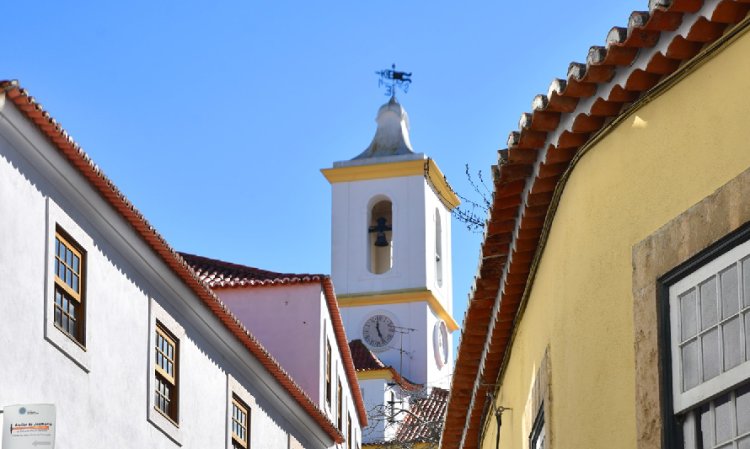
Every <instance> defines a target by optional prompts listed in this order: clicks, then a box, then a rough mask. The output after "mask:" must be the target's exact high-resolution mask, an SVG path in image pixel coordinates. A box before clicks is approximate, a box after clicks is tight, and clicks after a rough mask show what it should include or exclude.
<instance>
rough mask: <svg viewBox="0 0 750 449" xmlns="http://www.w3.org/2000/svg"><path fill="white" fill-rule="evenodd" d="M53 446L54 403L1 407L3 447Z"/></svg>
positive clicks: (42, 448)
mask: <svg viewBox="0 0 750 449" xmlns="http://www.w3.org/2000/svg"><path fill="white" fill-rule="evenodd" d="M54 447H55V405H54V404H24V405H7V406H5V408H3V446H2V448H3V449H54Z"/></svg>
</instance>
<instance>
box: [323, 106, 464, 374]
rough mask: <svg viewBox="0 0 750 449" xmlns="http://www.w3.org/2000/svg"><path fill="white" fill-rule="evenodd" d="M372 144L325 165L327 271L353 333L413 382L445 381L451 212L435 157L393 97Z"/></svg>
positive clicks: (450, 322) (452, 199) (451, 323)
mask: <svg viewBox="0 0 750 449" xmlns="http://www.w3.org/2000/svg"><path fill="white" fill-rule="evenodd" d="M376 122H377V130H376V131H375V136H374V138H373V139H372V142H371V143H370V145H369V146H368V147H367V149H365V150H364V151H363V152H362V153H361V154H359V155H358V156H356V157H354V158H353V159H351V160H345V161H340V162H335V163H334V164H333V167H332V168H327V169H323V170H322V172H323V175H324V176H325V177H326V179H327V180H328V181H329V182H330V183H331V187H332V193H333V200H332V214H331V215H332V224H331V226H332V229H331V233H332V235H331V241H332V250H331V259H332V260H331V275H332V278H333V282H334V285H335V287H336V294H337V296H338V299H339V305H340V307H341V312H342V317H343V319H344V326H345V328H346V333H347V337H348V338H349V339H350V340H355V339H361V340H362V342H363V343H364V344H365V345H366V346H367V347H368V349H370V350H371V351H372V352H373V353H375V354H376V355H377V356H378V358H379V359H380V360H381V361H382V362H383V363H384V364H385V365H388V366H390V367H392V368H394V369H395V370H396V371H397V372H399V373H400V374H401V375H402V376H403V377H405V378H407V379H409V380H410V381H412V382H415V383H420V384H426V385H428V386H430V387H432V386H442V387H444V388H447V387H448V385H449V383H450V370H451V367H452V365H453V354H452V348H453V345H452V343H451V339H450V333H451V332H453V331H454V330H456V329H458V324H457V323H456V321H455V320H454V319H453V317H452V309H453V300H452V288H453V285H452V274H451V210H453V208H455V207H456V206H457V205H458V204H459V200H458V198H457V197H456V195H455V193H454V192H453V190H452V189H451V188H450V186H449V185H448V183H447V182H446V180H445V178H444V176H443V174H442V173H441V172H440V169H439V168H438V166H437V164H436V163H435V161H434V160H432V159H430V158H428V157H427V156H425V155H424V154H422V153H415V152H414V151H413V150H412V146H411V142H410V140H409V118H408V115H407V114H406V111H405V110H404V108H403V107H402V106H401V104H399V102H398V101H397V100H396V97H395V96H391V98H390V100H389V101H388V102H387V103H386V104H384V105H383V106H381V107H380V109H379V110H378V114H377V118H376Z"/></svg>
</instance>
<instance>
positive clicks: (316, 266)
mask: <svg viewBox="0 0 750 449" xmlns="http://www.w3.org/2000/svg"><path fill="white" fill-rule="evenodd" d="M645 9H647V1H646V0H638V1H623V2H602V1H594V0H571V1H558V0H546V1H538V2H524V1H520V2H504V1H499V0H497V1H466V2H447V1H441V0H437V1H430V2H427V1H402V2H390V1H382V2H365V1H356V0H355V1H349V2H328V1H323V2H301V1H299V2H290V1H283V0H280V1H275V2H262V1H217V2H213V3H211V2H197V1H191V0H186V1H180V2H174V1H160V2H153V1H149V2H146V1H130V2H93V1H90V2H82V1H73V0H69V1H65V2H49V1H38V0H27V1H24V2H21V3H19V4H18V5H16V6H15V7H14V8H13V11H12V14H11V15H10V16H9V17H8V19H7V20H5V21H4V23H3V33H4V35H5V45H4V51H3V57H2V62H1V63H0V67H1V68H2V73H0V78H4V79H18V80H19V81H20V82H21V85H22V86H24V87H26V88H27V89H28V90H29V91H30V93H31V94H32V95H33V96H34V97H35V98H36V99H37V100H38V101H39V102H40V103H42V104H43V105H44V107H45V108H46V109H47V110H48V111H49V112H50V113H51V114H52V116H53V117H55V118H56V119H57V120H58V121H59V122H61V123H62V125H63V126H64V127H65V129H67V130H68V132H69V133H70V134H71V135H72V136H73V138H74V139H75V140H76V141H77V142H78V143H79V144H81V145H82V146H83V148H84V149H85V150H86V151H87V152H88V153H89V154H90V155H91V157H92V158H93V159H94V161H96V162H97V163H98V164H99V166H100V167H101V168H102V169H103V170H104V172H105V173H107V175H108V176H109V177H110V178H111V179H112V180H113V181H114V182H115V183H116V184H117V185H118V186H119V187H120V189H121V190H122V191H123V192H124V193H125V194H126V195H127V196H128V198H129V199H130V200H131V201H132V202H133V203H134V204H135V205H136V206H137V207H138V208H139V209H140V210H141V212H143V213H144V215H145V216H146V217H147V218H148V219H149V220H150V221H151V223H152V224H153V225H154V226H156V228H157V229H158V230H159V231H160V232H161V233H162V234H163V235H164V236H165V237H166V238H167V240H168V241H169V242H170V243H171V244H172V245H173V246H174V247H175V248H176V249H178V250H181V251H187V252H192V253H196V254H201V255H205V256H209V257H215V258H219V259H224V260H229V261H233V262H238V263H244V264H247V265H252V266H257V267H260V268H264V269H269V270H275V271H284V272H319V273H328V272H330V249H329V246H330V187H329V185H328V183H327V181H326V180H325V178H323V176H322V175H321V174H320V172H319V170H320V169H321V168H327V167H330V166H331V165H332V163H333V162H334V161H338V160H344V159H350V158H352V157H354V156H356V155H357V154H359V153H360V152H361V151H362V150H363V149H364V148H365V147H366V146H367V145H368V144H369V142H370V140H371V138H372V136H373V133H374V131H375V123H374V118H375V113H376V111H377V109H378V107H379V106H380V105H381V104H382V103H384V102H385V101H386V100H387V98H386V97H385V96H384V94H383V89H381V88H378V83H377V76H376V75H375V74H374V72H375V71H376V70H380V69H385V68H389V67H390V65H391V63H396V64H397V68H398V69H403V70H407V71H411V72H413V76H412V79H413V83H412V86H411V89H410V90H409V93H408V94H406V95H404V94H400V95H399V99H400V101H401V103H402V104H403V105H404V107H405V108H406V110H407V111H408V113H409V117H410V121H411V141H412V145H413V147H414V149H415V151H417V152H423V153H426V154H427V155H428V156H430V157H432V158H434V159H435V160H436V161H437V163H438V165H439V166H440V168H441V169H442V171H443V173H444V174H445V175H446V177H447V178H448V181H449V182H450V183H451V185H452V186H453V188H454V189H455V190H456V191H457V192H458V193H459V194H463V195H465V196H471V195H472V192H471V187H470V186H469V185H468V183H467V182H466V177H465V175H464V166H465V164H469V166H470V167H471V169H472V170H473V171H475V172H476V171H477V170H482V172H483V173H485V174H486V175H487V177H488V178H489V167H490V166H491V165H492V164H495V163H496V161H497V150H498V149H501V148H504V146H505V141H506V139H507V136H508V133H509V132H510V131H512V130H514V129H516V128H517V123H518V119H519V117H520V114H521V113H522V112H525V111H528V110H529V109H530V105H531V101H532V99H533V97H534V95H536V94H538V93H546V91H547V88H548V86H549V83H550V82H551V81H552V79H553V78H555V77H560V78H564V77H565V75H566V71H567V67H568V64H569V63H570V62H571V61H579V62H585V58H586V54H587V52H588V49H589V47H590V46H592V45H604V40H605V37H606V35H607V32H608V31H609V29H610V28H611V27H613V26H626V24H627V19H628V16H629V14H630V12H631V11H633V10H645ZM480 239H481V236H480V235H479V234H476V233H472V232H469V231H467V230H466V229H465V227H464V226H462V225H461V224H460V223H456V222H454V225H453V255H454V261H453V262H454V267H453V272H454V284H455V287H454V302H455V310H454V316H455V317H456V319H457V320H458V321H459V322H461V321H462V317H463V314H464V310H465V307H466V298H467V294H468V292H469V287H470V285H471V282H472V278H473V275H474V273H475V271H476V267H477V263H478V256H479V243H480ZM455 340H456V342H457V338H456V339H455Z"/></svg>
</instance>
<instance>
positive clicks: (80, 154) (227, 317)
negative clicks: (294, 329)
mask: <svg viewBox="0 0 750 449" xmlns="http://www.w3.org/2000/svg"><path fill="white" fill-rule="evenodd" d="M0 91H2V92H3V93H4V94H5V95H6V97H7V98H8V99H9V100H10V101H11V102H12V103H13V104H14V105H15V106H16V107H17V108H18V110H19V111H20V112H21V113H22V114H23V115H24V116H25V117H26V118H27V119H28V120H29V121H30V122H31V123H32V124H34V125H35V126H36V127H37V129H39V131H40V132H41V133H42V134H43V135H44V136H46V137H47V139H49V141H50V143H51V144H52V146H53V147H54V148H55V149H57V150H58V151H59V152H60V154H61V155H62V156H63V157H64V158H65V159H67V160H68V162H70V164H71V165H72V166H73V167H75V168H76V169H77V170H78V172H79V173H80V174H81V176H83V177H84V179H86V180H87V181H88V182H89V183H90V184H91V187H92V188H93V189H94V190H95V191H97V192H98V193H99V194H100V195H101V196H102V198H103V199H104V200H105V201H106V202H107V203H109V205H110V206H112V208H113V209H114V210H115V211H116V212H117V213H118V214H119V215H120V216H121V217H122V218H123V219H124V220H125V221H126V222H127V223H129V224H130V225H131V226H132V227H133V229H134V231H135V232H136V234H138V235H139V236H140V237H141V238H142V239H143V241H144V242H145V243H146V245H147V246H148V247H149V248H151V250H152V251H154V253H155V254H157V255H158V256H159V257H160V258H161V259H162V261H163V262H164V263H165V264H166V265H167V266H168V267H169V268H170V269H171V270H172V271H173V273H174V274H175V275H176V276H177V277H178V278H179V279H180V280H182V282H184V283H185V285H186V286H187V287H188V288H189V289H190V290H192V291H193V292H194V293H195V295H196V296H197V297H198V298H199V299H200V300H201V301H202V302H203V304H204V305H205V306H206V307H207V308H208V309H209V310H210V311H211V312H212V313H213V314H214V315H215V316H216V318H217V319H218V320H219V321H220V322H221V323H222V324H223V325H224V326H225V327H226V328H227V330H229V332H230V333H231V334H232V335H234V337H235V338H237V340H238V341H239V342H241V343H242V344H243V346H245V348H246V349H247V350H248V352H249V354H250V355H251V356H252V357H255V358H256V359H257V360H258V361H259V362H260V363H261V365H263V367H264V368H265V369H266V370H267V371H268V373H269V374H270V375H271V376H272V377H273V378H274V379H275V380H276V381H277V382H278V384H279V385H280V386H281V387H282V388H283V389H284V390H286V391H287V393H288V394H289V395H290V396H291V397H292V398H293V399H294V400H295V401H296V402H297V403H298V404H299V405H300V407H302V409H303V410H304V411H305V412H306V413H307V414H308V415H309V416H310V417H311V418H312V419H313V421H315V422H316V423H317V424H318V425H319V426H320V428H321V429H322V430H323V431H324V432H325V433H327V434H328V435H329V436H330V437H331V438H332V439H333V440H334V441H335V442H337V443H343V442H344V436H343V435H342V434H341V432H339V430H338V429H337V428H336V426H335V425H334V424H333V422H331V420H330V419H329V418H328V417H327V416H326V415H325V413H324V412H323V411H322V410H320V408H318V406H317V405H316V404H315V403H314V402H313V401H312V400H311V399H310V397H309V396H307V394H305V392H304V391H302V389H301V388H300V387H299V385H297V384H296V383H295V382H294V381H293V380H292V378H291V377H289V374H288V373H287V372H286V371H285V370H284V369H283V368H282V367H281V366H280V365H279V363H278V362H277V361H276V360H275V359H274V358H273V357H272V356H271V355H270V354H269V353H268V351H267V350H266V349H265V348H264V347H263V346H262V345H261V344H260V343H259V342H258V340H257V339H256V338H255V337H254V336H253V335H252V334H251V333H250V332H249V331H248V330H247V329H246V328H245V327H244V326H243V325H242V323H240V322H239V320H238V319H237V318H236V317H235V316H234V315H232V313H231V312H229V309H228V308H227V307H226V305H224V303H222V302H221V300H219V298H218V297H217V296H216V295H215V294H214V293H213V292H212V291H211V290H210V289H209V288H208V287H207V286H206V285H205V284H204V283H203V282H202V281H201V280H200V279H198V277H197V276H196V274H195V272H194V271H193V270H192V269H191V268H190V267H189V266H188V264H187V263H186V262H185V260H184V259H183V258H182V257H181V256H180V255H179V254H178V253H177V252H176V251H175V250H174V249H172V247H171V246H170V245H169V244H168V243H167V241H166V240H165V239H164V237H162V236H161V235H160V234H159V233H158V232H157V231H156V229H155V228H154V227H153V226H151V224H149V222H148V221H147V220H146V218H145V217H144V216H143V215H142V214H141V213H140V212H139V211H138V209H136V208H135V206H133V204H132V203H131V202H130V201H129V200H128V199H127V198H126V197H125V195H124V194H123V193H122V192H120V190H119V189H118V188H117V186H115V184H114V183H113V182H112V181H111V180H110V179H109V178H107V176H105V175H104V173H103V172H102V171H101V170H100V169H99V167H98V166H97V165H96V164H94V162H93V161H92V160H91V158H90V157H89V156H88V155H87V154H86V153H85V152H84V151H83V149H82V148H81V147H80V146H79V145H78V144H77V143H75V142H74V141H73V139H72V138H71V137H70V136H69V135H68V133H67V132H66V131H65V130H64V129H63V128H62V126H61V125H60V124H59V123H58V122H57V121H55V119H53V118H52V117H51V116H50V114H49V113H48V112H47V111H45V110H44V109H43V108H42V106H41V105H40V104H38V103H37V102H36V100H35V99H34V97H31V96H30V95H29V94H28V92H27V91H26V90H25V89H22V88H21V87H20V86H19V85H18V82H16V81H0Z"/></svg>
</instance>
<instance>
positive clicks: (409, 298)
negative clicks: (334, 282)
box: [337, 289, 459, 332]
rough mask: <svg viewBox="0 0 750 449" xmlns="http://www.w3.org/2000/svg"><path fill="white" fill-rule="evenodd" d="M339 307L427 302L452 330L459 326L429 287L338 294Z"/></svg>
mask: <svg viewBox="0 0 750 449" xmlns="http://www.w3.org/2000/svg"><path fill="white" fill-rule="evenodd" d="M337 298H338V301H339V307H364V306H375V305H384V304H402V303H408V302H426V303H427V304H428V305H429V306H430V309H432V311H433V312H434V313H435V315H437V316H438V317H440V319H442V320H443V321H445V325H446V326H447V327H448V330H450V331H451V332H453V331H455V330H458V328H459V326H458V323H457V322H456V320H454V319H453V317H452V316H451V314H450V313H448V311H447V310H446V309H445V307H443V304H442V303H441V302H440V300H439V299H437V297H436V296H435V294H434V293H432V291H431V290H429V289H409V290H396V291H389V292H372V293H358V294H355V295H337Z"/></svg>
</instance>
